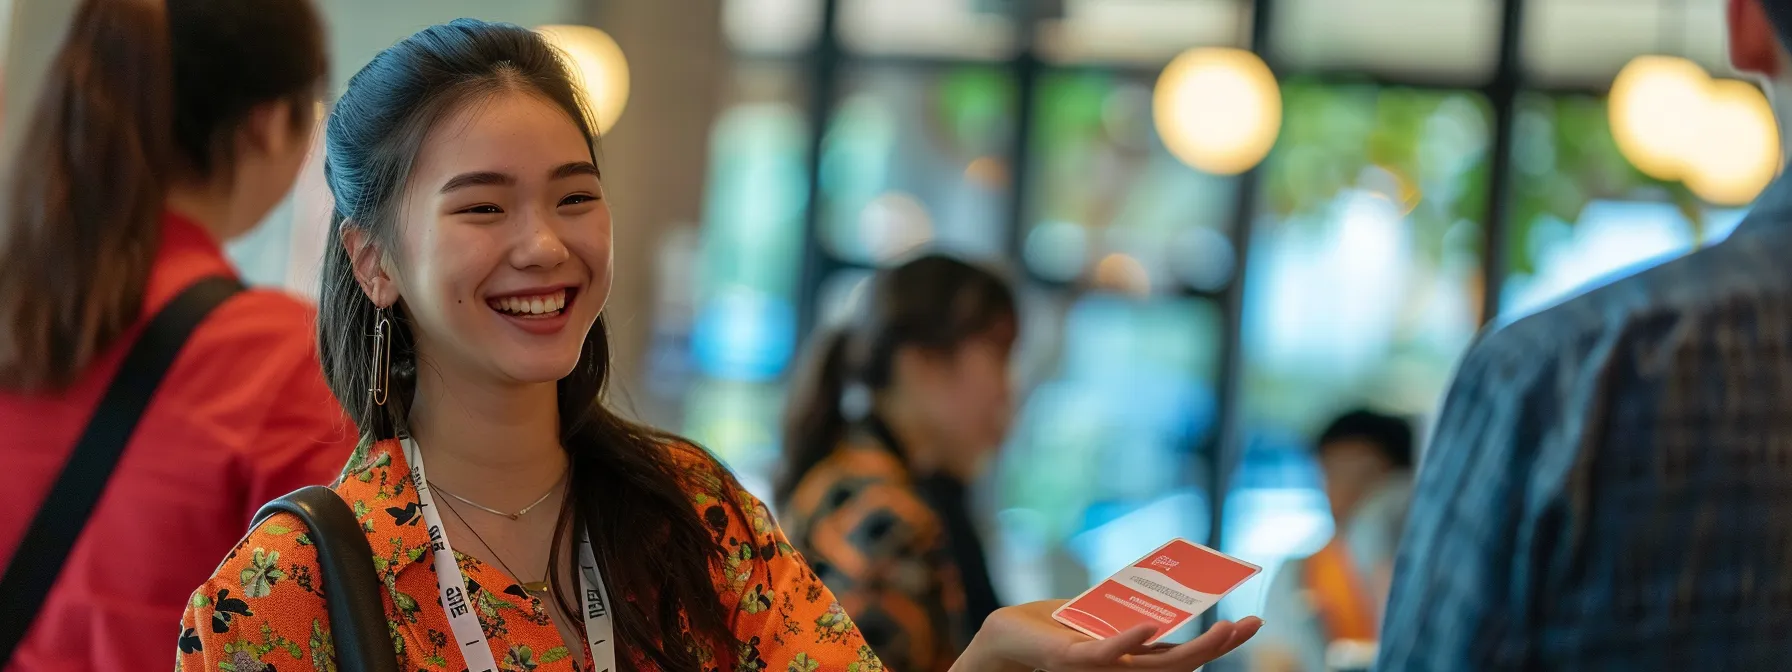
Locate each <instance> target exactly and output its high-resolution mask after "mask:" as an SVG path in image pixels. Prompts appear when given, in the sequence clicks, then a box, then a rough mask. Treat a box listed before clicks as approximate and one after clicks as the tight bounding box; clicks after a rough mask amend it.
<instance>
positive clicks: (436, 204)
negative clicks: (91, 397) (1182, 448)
mask: <svg viewBox="0 0 1792 672" xmlns="http://www.w3.org/2000/svg"><path fill="white" fill-rule="evenodd" d="M583 99H584V97H583V96H582V95H581V93H580V91H579V90H578V88H577V85H576V84H575V83H574V80H573V79H572V76H571V74H570V73H569V71H568V70H567V67H566V64H565V63H564V62H563V61H562V60H561V58H560V56H559V54H558V52H556V51H555V50H554V49H553V48H552V47H550V46H549V45H548V44H547V42H546V41H544V40H543V38H542V37H541V35H539V34H538V33H536V32H534V31H531V30H527V29H524V28H520V27H517V26H514V25H509V24H497V23H488V22H484V21H477V20H473V19H459V20H456V21H454V22H452V23H448V24H444V25H438V26H432V27H429V28H425V29H424V30H422V31H420V32H418V33H416V34H415V35H412V36H411V37H409V38H406V39H405V40H403V41H401V42H399V43H398V44H396V45H394V46H392V47H390V48H388V49H386V50H385V51H382V52H380V53H379V54H378V55H377V56H375V57H374V58H373V60H372V61H371V62H369V63H368V64H367V66H366V67H364V68H362V69H361V70H360V72H358V73H356V74H355V76H354V77H353V78H352V79H350V80H349V85H348V88H347V89H346V90H345V91H344V92H343V95H342V97H341V98H340V99H339V100H338V101H337V103H336V106H335V108H334V109H333V111H332V113H331V116H330V120H329V122H328V125H327V128H328V130H327V132H326V136H325V145H326V160H325V169H324V174H325V176H326V179H328V181H329V185H330V191H331V193H332V194H333V195H334V202H333V206H332V207H333V209H332V213H331V223H332V226H331V229H330V236H331V240H330V244H329V246H328V251H327V253H326V255H327V256H326V257H325V260H324V268H323V275H322V287H321V293H320V296H321V299H320V308H319V317H318V331H317V333H318V338H319V346H320V348H321V350H322V353H323V356H322V364H323V368H324V371H325V376H326V377H327V379H328V380H329V383H330V387H331V389H332V390H333V391H334V393H335V395H336V397H337V399H338V400H339V401H340V403H341V404H342V407H343V409H344V410H345V411H346V412H348V413H349V414H350V415H351V416H352V417H353V418H354V419H355V421H356V426H357V427H358V428H359V430H360V431H361V433H362V438H363V440H362V443H361V444H360V445H359V446H358V447H357V448H356V450H355V452H354V454H353V455H352V456H351V457H350V458H349V460H348V466H347V467H346V469H345V470H344V473H345V474H346V476H345V477H344V478H343V479H341V481H339V482H338V483H337V484H336V485H335V492H336V493H337V495H338V496H341V497H343V498H344V499H345V500H346V501H349V502H352V503H353V508H354V510H356V511H359V512H360V514H359V517H360V519H361V522H362V525H363V530H364V531H365V533H366V536H367V541H368V542H369V543H370V544H371V545H372V547H373V548H374V549H375V552H376V553H379V554H380V555H379V558H378V561H377V562H376V563H375V566H374V567H375V570H376V571H377V572H378V573H379V576H380V579H381V580H382V582H383V585H384V586H385V587H386V589H384V590H380V591H379V593H380V602H381V605H382V606H383V608H384V611H385V613H384V616H385V619H386V621H387V622H388V623H389V624H390V631H391V632H392V633H393V635H392V636H393V638H394V639H395V640H396V644H397V647H396V649H397V650H396V653H397V655H399V656H400V657H401V660H400V661H399V662H400V664H401V667H402V668H403V669H407V670H430V671H432V672H446V671H449V670H462V669H472V670H492V669H499V667H500V663H499V661H502V669H505V670H533V671H535V672H572V671H573V670H645V669H653V670H668V671H676V672H699V671H701V670H776V671H779V672H784V671H788V670H798V671H801V672H816V671H818V670H857V671H858V672H877V671H878V670H881V669H883V666H882V664H881V663H879V662H878V659H877V656H876V655H875V654H874V653H873V651H872V649H871V648H870V647H869V646H867V645H866V644H865V642H864V639H863V638H862V637H861V636H860V634H859V629H858V628H857V627H856V626H855V624H854V622H853V619H852V617H851V616H850V615H849V614H847V613H845V612H843V611H842V609H841V607H840V605H839V604H838V603H837V602H836V601H835V600H834V597H833V595H832V594H831V593H830V592H828V590H827V588H826V587H825V586H824V585H822V583H821V582H820V581H819V580H818V579H817V577H816V575H815V572H813V571H812V570H811V569H810V567H809V565H807V564H806V563H805V562H804V561H803V558H802V556H801V555H799V554H798V553H796V552H795V551H794V550H793V549H792V548H791V545H790V543H789V542H788V541H787V539H786V538H785V536H784V533H783V531H782V530H780V529H779V527H778V526H777V525H776V524H775V523H773V522H772V520H771V518H770V514H769V513H768V511H767V510H766V507H765V506H764V504H762V503H761V502H759V501H758V500H757V499H755V498H754V497H753V496H752V495H751V494H749V493H747V492H746V491H745V490H744V489H743V488H741V486H740V484H739V482H738V481H737V480H736V479H735V478H734V476H733V474H731V473H730V472H729V471H728V470H727V469H726V468H724V467H723V466H722V465H721V464H720V463H719V462H717V460H716V459H715V458H714V457H713V456H711V455H710V454H709V453H708V452H707V451H705V450H703V449H702V448H699V447H696V446H693V445H691V444H690V443H689V442H687V441H684V440H683V439H680V438H678V437H675V436H672V435H669V434H667V433H665V432H662V431H660V430H657V429H654V428H651V427H645V426H642V425H638V424H635V423H633V422H630V421H628V420H627V419H625V418H622V417H621V416H619V415H617V414H616V413H615V412H614V411H612V410H611V409H610V408H609V407H608V406H607V405H606V404H605V403H604V388H605V383H606V379H607V375H608V370H609V359H608V358H609V340H608V331H607V329H606V328H605V325H604V321H603V319H602V316H603V311H604V309H605V306H606V305H607V301H608V297H609V292H610V289H611V284H612V280H613V278H612V270H613V267H614V263H613V259H612V249H613V248H612V244H611V243H612V240H611V231H612V221H611V214H610V209H609V203H608V195H607V194H606V193H605V192H604V188H603V182H602V178H601V173H600V172H599V169H598V166H597V164H596V162H595V158H596V157H595V153H596V143H597V134H596V131H595V130H594V128H593V126H594V124H593V122H592V117H591V115H590V114H589V113H588V112H589V111H588V110H587V109H586V108H585V107H583V105H582V104H581V102H580V101H581V100H583ZM426 461H427V462H428V465H427V469H426V467H425V464H424V463H425V462H426ZM311 533H312V531H311V530H308V529H306V528H305V526H304V523H303V522H302V521H300V520H299V519H298V518H297V517H296V516H292V515H289V514H280V515H275V516H272V517H269V518H268V519H266V520H265V521H264V522H263V523H262V524H261V525H259V526H257V527H256V529H254V530H253V531H251V532H250V534H249V535H248V536H247V537H246V538H244V539H243V541H242V542H241V543H240V544H239V545H238V546H237V548H236V550H235V551H233V552H231V553H230V554H229V555H228V556H227V557H225V559H224V561H223V563H222V564H221V565H220V566H219V567H218V568H217V570H216V571H215V572H214V573H213V574H212V576H211V578H210V579H208V580H207V581H206V582H205V583H204V584H203V585H201V587H200V588H199V589H198V590H197V591H196V592H194V593H193V597H192V600H191V602H190V606H189V608H188V610H187V612H186V614H185V615H184V617H183V619H182V621H181V629H180V632H179V638H178V639H177V640H174V639H171V640H170V641H169V642H168V643H169V644H173V645H175V646H176V647H178V650H179V652H180V653H179V658H178V663H177V665H178V669H182V670H187V671H188V672H200V671H202V670H203V671H207V672H209V671H211V670H218V669H230V670H236V671H237V672H245V671H247V670H271V669H283V670H291V669H331V667H332V665H331V662H332V646H333V645H332V644H331V643H330V640H329V639H328V637H327V636H326V635H325V634H324V633H327V632H330V630H331V628H332V626H333V625H336V624H332V623H330V621H329V614H328V610H329V603H328V600H329V599H334V598H335V596H334V595H329V596H326V595H323V594H320V593H319V591H317V590H316V587H317V586H316V577H318V576H319V572H320V571H321V569H320V567H319V562H318V558H319V550H318V547H319V544H320V543H329V542H330V541H331V540H330V539H328V538H317V539H313V538H312V537H311V536H310V535H311ZM438 568H442V569H440V570H439V571H438ZM606 596H607V597H606ZM1058 604H1061V602H1039V603H1034V604H1032V605H1025V606H1022V607H1013V608H1008V609H1002V610H998V611H997V612H996V613H995V614H992V615H991V617H990V619H989V622H988V625H987V626H986V627H985V628H984V629H983V630H982V631H980V632H979V633H978V635H977V637H976V639H975V640H974V641H973V643H972V645H971V646H970V647H969V648H968V649H967V651H966V652H965V654H964V657H963V658H962V659H961V660H962V661H964V662H965V668H964V669H975V670H995V671H998V672H1006V671H1007V670H1031V669H1034V668H1038V667H1045V668H1050V669H1053V670H1057V671H1058V672H1105V671H1107V670H1120V669H1126V670H1145V671H1151V672H1178V671H1186V670H1191V669H1193V668H1195V667H1197V666H1199V665H1200V664H1202V663H1204V662H1206V661H1208V660H1211V659H1212V658H1215V657H1217V656H1219V655H1221V654H1224V653H1225V652H1226V651H1228V650H1230V649H1231V648H1232V647H1235V646H1237V645H1238V644H1240V643H1242V642H1243V641H1244V640H1245V639H1248V638H1249V637H1250V636H1251V635H1252V634H1254V633H1255V628H1256V624H1255V623H1240V624H1237V625H1233V624H1225V623H1222V624H1219V625H1216V626H1215V627H1214V628H1212V629H1210V630H1209V631H1208V632H1207V633H1206V634H1205V635H1203V636H1202V637H1201V638H1198V639H1196V640H1195V641H1193V642H1190V643H1188V644H1183V645H1180V646H1177V647H1173V648H1154V647H1145V646H1143V644H1144V642H1145V640H1146V637H1147V636H1148V635H1149V634H1150V633H1151V629H1150V628H1143V629H1140V630H1135V631H1133V632H1129V633H1127V634H1126V635H1124V636H1121V637H1116V638H1113V639H1109V640H1104V641H1099V642H1098V641H1093V640H1091V639H1089V638H1087V637H1084V636H1082V635H1080V634H1077V633H1076V632H1074V631H1072V630H1070V629H1068V628H1065V627H1063V626H1061V625H1059V624H1057V623H1056V622H1054V621H1052V620H1051V617H1050V613H1051V610H1052V609H1053V608H1055V607H1056V606H1057V605H1058ZM378 625H379V624H375V626H376V627H377V626H378ZM449 633H453V635H454V636H453V637H452V638H451V637H450V634H449ZM171 634H172V633H171ZM269 642H280V643H284V645H277V644H273V643H269Z"/></svg>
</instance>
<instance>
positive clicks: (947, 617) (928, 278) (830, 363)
mask: <svg viewBox="0 0 1792 672" xmlns="http://www.w3.org/2000/svg"><path fill="white" fill-rule="evenodd" d="M864 297H865V298H864V300H863V304H862V306H861V308H862V309H861V310H859V311H857V313H856V314H855V316H854V319H853V320H851V321H850V322H849V323H848V324H846V325H844V326H841V327H840V328H838V329H836V330H834V331H832V332H830V333H828V334H827V335H826V336H824V337H823V339H824V340H823V341H821V342H820V344H819V345H818V346H816V347H817V348H818V350H817V352H816V353H815V354H813V355H812V356H811V364H810V367H809V370H808V371H806V372H805V373H806V376H805V379H804V380H802V381H801V382H800V385H799V387H798V388H797V391H796V394H795V396H794V397H793V399H792V402H791V407H790V408H791V412H790V414H789V416H788V419H787V421H786V428H785V432H784V437H785V439H784V450H785V456H784V457H785V472H784V473H783V475H782V479H781V480H780V482H779V483H778V487H777V492H776V497H777V499H778V501H779V503H780V504H781V509H782V511H783V514H782V518H783V520H784V521H785V527H786V528H787V529H789V530H790V531H791V537H792V539H793V540H794V543H795V544H796V546H797V548H798V549H799V550H801V551H802V552H803V554H804V555H805V556H806V557H808V558H809V560H810V562H811V563H812V565H813V566H814V568H815V570H816V572H817V573H818V574H820V575H821V578H822V580H823V581H824V582H825V583H826V584H827V585H828V587H829V588H830V589H832V590H833V591H834V593H835V594H836V595H837V596H838V597H839V598H840V601H841V604H842V605H843V606H844V607H845V608H846V611H847V613H850V614H852V615H853V617H854V620H855V621H856V622H857V623H858V624H859V628H860V631H861V632H863V633H864V635H865V638H866V640H867V641H869V642H870V643H871V646H872V648H873V649H874V650H876V651H877V653H878V655H879V656H880V657H881V658H883V660H884V661H885V662H887V663H888V664H889V665H890V666H891V668H893V669H900V670H943V669H946V668H947V667H949V666H950V665H951V664H952V661H953V659H954V658H955V657H956V656H957V654H958V652H959V651H961V650H963V647H964V646H965V644H966V642H968V641H969V637H970V636H971V635H972V634H974V633H975V632H976V631H977V628H978V627H979V626H980V625H982V623H983V620H984V619H985V618H986V617H988V616H989V614H990V612H992V611H994V610H995V609H996V608H997V607H998V606H999V604H998V602H997V599H996V595H995V591H994V589H993V588H992V587H991V582H990V577H989V572H988V569H987V567H986V566H985V563H984V557H983V550H982V546H981V543H980V541H979V539H978V536H977V534H976V531H975V528H974V527H973V526H972V524H971V517H970V515H969V513H968V510H967V506H966V504H967V502H966V497H965V493H966V483H967V482H969V481H971V480H972V479H974V478H976V476H977V475H978V473H979V472H981V471H982V469H983V465H984V464H985V463H986V462H987V460H988V458H989V457H991V456H993V455H994V453H995V451H996V449H997V448H998V447H999V446H1000V445H1001V443H1002V439H1003V436H1004V434H1006V433H1007V429H1008V423H1009V420H1010V418H1011V415H1012V414H1011V409H1010V396H1011V395H1010V391H1009V382H1008V360H1009V355H1010V353H1011V351H1012V350H1013V347H1014V341H1015V335H1016V332H1017V326H1018V322H1017V321H1018V318H1019V314H1018V312H1017V310H1016V306H1015V297H1014V291H1013V290H1012V289H1011V288H1010V287H1009V286H1008V284H1007V283H1006V282H1005V281H1004V280H1003V279H1002V278H1001V277H999V276H997V275H996V274H994V273H992V272H990V271H988V270H985V269H982V268H978V267H976V266H974V265H972V264H969V263H965V262H963V261H960V260H958V259H954V258H951V257H947V256H943V255H937V254H935V255H927V256H923V257H919V258H917V259H914V260H912V261H909V262H907V263H904V264H902V265H900V266H897V267H894V268H891V269H887V270H885V271H883V272H881V273H879V274H878V275H877V276H876V277H874V278H873V279H872V280H871V283H870V285H869V287H868V288H867V290H866V292H865V295H864Z"/></svg>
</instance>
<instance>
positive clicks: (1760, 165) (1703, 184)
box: [1685, 79, 1780, 205]
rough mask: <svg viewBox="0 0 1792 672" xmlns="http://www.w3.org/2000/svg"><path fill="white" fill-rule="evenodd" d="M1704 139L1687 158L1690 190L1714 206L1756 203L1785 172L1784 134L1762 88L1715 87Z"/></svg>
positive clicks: (1733, 83) (1728, 82)
mask: <svg viewBox="0 0 1792 672" xmlns="http://www.w3.org/2000/svg"><path fill="white" fill-rule="evenodd" d="M1702 130H1703V132H1704V137H1702V138H1700V142H1698V143H1694V144H1693V145H1692V146H1691V147H1690V148H1689V149H1690V151H1689V152H1688V154H1687V157H1686V163H1687V170H1686V177H1685V180H1686V186H1687V188H1689V189H1691V190H1692V192H1693V193H1695V194H1698V195H1699V198H1703V199H1705V200H1707V201H1710V202H1712V203H1716V204H1719V205H1743V204H1746V203H1748V202H1750V201H1753V200H1754V199H1755V196H1757V195H1759V194H1760V193H1761V190H1762V189H1765V188H1766V187H1767V183H1769V182H1772V181H1773V177H1774V175H1775V174H1776V173H1777V172H1778V171H1779V168H1780V133H1779V128H1778V124H1777V122H1775V121H1774V118H1773V108H1772V107H1770V106H1769V105H1768V102H1767V97H1766V96H1764V95H1762V94H1761V90H1760V89H1757V88H1755V87H1754V86H1752V85H1750V84H1748V83H1747V82H1741V81H1737V80H1734V79H1724V80H1717V81H1714V82H1712V83H1711V89H1710V91H1709V96H1708V97H1707V98H1706V100H1705V118H1704V124H1703V129H1702Z"/></svg>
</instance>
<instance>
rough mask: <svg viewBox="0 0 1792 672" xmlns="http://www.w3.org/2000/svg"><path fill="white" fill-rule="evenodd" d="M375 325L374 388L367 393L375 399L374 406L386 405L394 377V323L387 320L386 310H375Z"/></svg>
mask: <svg viewBox="0 0 1792 672" xmlns="http://www.w3.org/2000/svg"><path fill="white" fill-rule="evenodd" d="M374 311H375V312H374V320H375V321H374V323H373V372H372V373H373V377H372V379H371V380H372V381H373V387H371V388H368V390H367V393H368V394H369V395H371V396H372V397H373V405H375V406H385V405H386V391H387V388H386V383H387V382H388V380H389V379H390V377H391V375H392V323H391V322H390V321H388V320H387V319H386V309H385V308H375V309H374Z"/></svg>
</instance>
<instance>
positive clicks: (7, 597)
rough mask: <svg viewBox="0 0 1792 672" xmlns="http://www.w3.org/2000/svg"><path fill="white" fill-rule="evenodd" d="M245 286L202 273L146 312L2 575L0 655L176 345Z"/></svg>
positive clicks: (18, 632) (62, 554) (7, 652)
mask: <svg viewBox="0 0 1792 672" xmlns="http://www.w3.org/2000/svg"><path fill="white" fill-rule="evenodd" d="M242 289H243V285H242V283H240V282H238V281H237V280H236V279H234V278H222V277H219V278H206V279H204V280H200V281H199V282H197V283H194V284H193V285H192V286H190V287H188V288H186V289H185V290H182V291H181V293H180V295H179V296H176V297H175V298H174V300H173V301H171V302H169V303H168V305H167V306H165V307H163V308H162V310H161V311H160V312H158V313H156V315H155V317H153V318H150V321H149V324H148V326H146V327H144V329H143V334H142V335H141V336H139V337H138V338H137V342H136V343H133V344H132V345H131V349H130V351H129V352H128V353H126V354H125V357H124V362H123V363H122V364H120V365H119V367H118V373H117V374H116V375H114V376H113V378H112V384H111V385H109V386H108V387H107V388H106V394H105V396H103V397H101V398H100V403H99V406H97V407H95V409H94V412H93V417H92V418H91V419H89V420H88V421H87V429H86V430H84V431H82V433H81V438H80V440H78V441H76V442H75V450H74V453H73V454H71V455H69V458H68V462H67V463H65V464H63V465H62V473H61V474H60V475H58V476H57V477H56V483H55V484H54V485H52V486H50V495H49V496H48V497H45V498H44V503H43V505H42V506H40V507H39V508H38V510H37V515H36V516H35V517H33V518H32V519H31V526H30V527H28V528H26V529H25V536H24V537H23V538H21V539H20V541H19V547H18V550H16V551H14V552H13V555H12V560H11V561H10V562H8V563H7V565H6V574H5V576H3V577H0V662H4V661H8V660H11V659H12V654H13V651H14V650H15V649H17V648H18V646H19V642H21V641H23V640H24V639H25V633H26V632H27V631H29V630H30V629H31V623H32V622H33V621H35V620H37V612H38V609H40V608H42V607H43V604H44V599H45V598H47V597H49V595H50V586H51V585H53V584H55V583H56V577H57V576H58V575H60V574H61V573H62V566H63V565H64V564H66V563H67V560H68V554H69V552H70V551H71V550H72V549H74V546H75V540H76V539H79V538H80V536H81V531H82V530H83V529H84V528H86V527H87V519H88V517H89V516H91V515H92V514H93V510H94V508H95V507H96V506H97V505H98V504H99V501H100V494H101V493H103V492H105V490H106V483H107V482H108V481H110V480H111V479H112V471H113V469H114V468H116V467H117V466H118V459H119V457H121V456H122V455H124V448H125V445H127V444H129V443H130V442H131V435H132V434H134V433H135V432H136V430H137V422H138V421H139V420H141V419H143V410H144V409H145V408H148V407H149V402H150V400H151V399H153V398H154V397H155V393H156V388H158V387H160V386H161V384H162V377H163V376H164V375H166V374H167V373H168V367H170V366H173V365H174V360H175V358H176V357H177V356H178V355H180V350H181V346H183V345H185V344H186V342H187V337H188V336H190V335H192V333H193V329H194V328H195V327H198V326H199V323H200V322H202V321H204V320H205V316H206V315H209V314H211V312H212V309H214V308H217V307H218V305H219V304H222V303H224V301H225V299H229V298H230V297H231V296H234V295H235V294H236V293H237V292H240V291H242Z"/></svg>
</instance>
